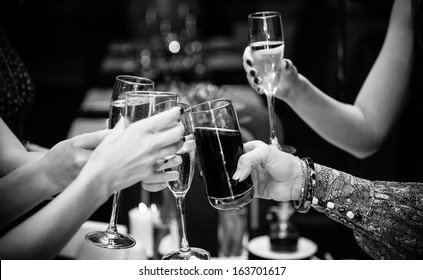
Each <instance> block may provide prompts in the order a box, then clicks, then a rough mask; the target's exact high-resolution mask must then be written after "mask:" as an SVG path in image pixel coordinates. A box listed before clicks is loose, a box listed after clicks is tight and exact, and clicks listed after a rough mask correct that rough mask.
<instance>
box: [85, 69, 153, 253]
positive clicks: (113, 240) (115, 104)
mask: <svg viewBox="0 0 423 280" xmlns="http://www.w3.org/2000/svg"><path fill="white" fill-rule="evenodd" d="M153 89H154V82H153V81H152V80H149V79H146V78H142V77H136V76H129V75H120V76H117V77H116V79H115V84H114V86H113V92H112V97H111V100H110V109H109V129H112V128H113V127H114V126H115V125H116V124H117V123H118V122H119V120H120V118H121V117H123V116H124V115H125V92H128V91H135V90H153ZM119 198H120V191H116V192H114V193H113V204H112V214H111V216H110V222H109V226H108V227H107V229H106V231H95V232H90V233H88V234H87V235H86V236H85V239H86V240H87V241H88V242H89V243H91V244H93V245H96V246H99V247H103V248H108V249H125V248H130V247H132V246H134V245H135V243H136V242H135V240H134V239H133V238H132V237H131V236H129V235H127V234H122V233H119V232H118V230H117V219H118V212H119Z"/></svg>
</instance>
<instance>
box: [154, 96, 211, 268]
mask: <svg viewBox="0 0 423 280" xmlns="http://www.w3.org/2000/svg"><path fill="white" fill-rule="evenodd" d="M179 106H180V107H181V108H183V109H184V111H185V114H184V115H183V116H182V122H183V123H184V125H185V138H186V141H185V143H184V145H183V146H182V148H181V149H180V150H179V151H178V152H177V153H176V154H177V155H178V156H180V157H181V159H182V163H181V164H179V165H177V166H174V167H172V168H169V169H166V171H178V172H179V178H178V179H177V180H176V181H170V182H169V185H168V186H169V189H170V191H171V192H172V193H173V195H174V196H175V199H176V210H177V217H178V225H179V235H180V248H179V250H177V251H174V252H171V253H168V254H166V255H164V256H163V258H162V259H163V260H209V259H210V253H209V252H207V251H206V250H204V249H200V248H194V247H190V246H189V243H188V238H187V231H186V222H185V195H186V194H187V192H188V190H189V188H190V186H191V183H192V177H193V176H194V171H195V170H194V168H195V151H196V148H195V140H194V137H193V135H192V131H191V126H190V124H189V117H188V116H187V113H188V111H189V109H190V106H189V105H188V104H186V103H182V102H179Z"/></svg>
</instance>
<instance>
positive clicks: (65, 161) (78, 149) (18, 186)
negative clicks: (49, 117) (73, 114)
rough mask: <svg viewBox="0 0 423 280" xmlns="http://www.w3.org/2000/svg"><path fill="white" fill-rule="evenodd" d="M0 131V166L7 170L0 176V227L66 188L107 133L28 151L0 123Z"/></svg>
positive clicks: (90, 134) (103, 132) (79, 137)
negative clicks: (46, 150) (42, 150)
mask: <svg viewBox="0 0 423 280" xmlns="http://www.w3.org/2000/svg"><path fill="white" fill-rule="evenodd" d="M0 130H1V134H0V149H1V153H0V154H1V156H0V161H1V166H2V170H4V171H6V170H10V171H9V172H8V174H5V175H4V176H2V177H1V178H0V229H3V228H4V227H5V226H7V225H8V224H9V223H10V222H12V221H14V220H15V219H17V218H18V217H20V216H21V215H23V214H24V213H26V212H27V211H29V210H30V209H32V208H33V207H35V206H36V205H38V204H39V203H40V202H42V201H43V200H45V199H47V198H48V197H51V196H52V195H55V194H57V193H59V192H61V191H62V190H63V189H64V188H66V187H67V186H68V185H69V184H70V183H71V182H72V181H73V180H74V179H75V178H76V176H77V175H78V174H79V172H80V170H81V168H82V167H83V166H84V164H85V163H86V161H87V160H88V157H89V156H90V154H91V153H92V150H93V149H94V148H95V147H97V145H98V144H99V143H100V142H101V140H102V139H103V138H104V137H105V135H106V134H107V133H108V132H107V131H98V132H94V133H87V134H83V135H79V136H76V137H74V138H72V139H69V140H65V141H62V142H60V143H58V144H56V145H55V146H54V147H53V148H52V149H50V150H49V151H48V152H46V153H31V152H27V151H26V150H25V149H24V148H23V146H22V144H21V143H20V142H19V141H18V140H17V139H16V137H15V136H14V135H13V133H12V132H11V131H10V130H9V129H8V127H7V126H6V125H5V124H4V123H3V122H0ZM35 155H36V156H35Z"/></svg>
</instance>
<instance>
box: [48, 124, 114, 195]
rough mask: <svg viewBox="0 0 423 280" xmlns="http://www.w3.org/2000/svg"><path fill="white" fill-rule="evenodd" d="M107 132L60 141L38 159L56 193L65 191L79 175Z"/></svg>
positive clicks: (101, 131) (86, 134) (87, 134)
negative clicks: (55, 188)
mask: <svg viewBox="0 0 423 280" xmlns="http://www.w3.org/2000/svg"><path fill="white" fill-rule="evenodd" d="M109 133H110V131H108V130H100V131H96V132H92V133H85V134H81V135H78V136H75V137H73V138H71V139H68V140H64V141H61V142H59V143H57V144H56V145H55V146H53V147H52V148H51V149H50V150H47V151H46V152H45V153H44V154H43V156H42V157H41V158H40V163H41V165H42V166H43V170H44V171H45V173H46V175H47V176H46V177H47V179H48V181H49V182H50V183H51V185H52V186H55V187H57V192H60V191H62V190H63V189H65V188H66V187H67V186H68V185H69V184H70V183H71V182H72V181H73V180H74V179H75V178H76V177H77V176H78V174H79V172H80V171H81V169H82V168H83V167H84V165H85V163H86V162H87V161H88V158H89V157H90V155H91V153H92V152H93V150H94V149H95V148H96V147H97V146H98V144H100V142H101V141H102V140H103V139H104V137H105V136H106V135H107V134H109Z"/></svg>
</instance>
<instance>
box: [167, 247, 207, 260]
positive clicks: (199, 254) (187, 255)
mask: <svg viewBox="0 0 423 280" xmlns="http://www.w3.org/2000/svg"><path fill="white" fill-rule="evenodd" d="M162 260H185V261H189V260H210V253H209V252H207V251H206V250H204V249H200V248H190V249H189V250H188V251H186V252H184V251H181V250H178V251H174V252H171V253H169V254H166V255H164V256H163V257H162Z"/></svg>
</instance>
